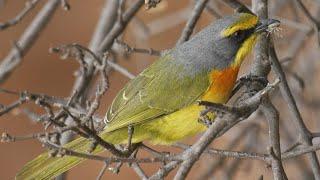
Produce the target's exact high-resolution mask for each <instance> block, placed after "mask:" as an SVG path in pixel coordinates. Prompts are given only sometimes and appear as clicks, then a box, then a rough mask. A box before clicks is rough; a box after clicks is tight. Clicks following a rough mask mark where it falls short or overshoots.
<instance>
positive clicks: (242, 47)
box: [213, 13, 280, 66]
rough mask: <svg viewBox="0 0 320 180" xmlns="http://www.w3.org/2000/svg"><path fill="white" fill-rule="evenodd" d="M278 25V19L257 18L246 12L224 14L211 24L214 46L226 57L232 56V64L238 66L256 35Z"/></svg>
mask: <svg viewBox="0 0 320 180" xmlns="http://www.w3.org/2000/svg"><path fill="white" fill-rule="evenodd" d="M279 25H280V22H279V21H278V20H274V19H267V20H259V18H258V17H257V16H255V15H253V14H248V13H237V14H234V15H231V16H226V17H224V18H222V19H219V20H217V21H216V22H215V23H214V24H213V26H214V29H215V30H214V31H213V33H214V43H215V45H214V46H215V47H216V51H217V52H218V53H219V54H221V55H223V56H224V57H227V59H229V58H230V57H233V58H232V59H233V62H232V65H235V66H238V65H240V64H241V62H242V60H243V59H244V58H245V56H246V55H247V54H248V53H249V52H250V51H251V49H252V47H253V46H254V44H255V42H256V40H257V37H258V35H259V34H261V33H263V32H269V31H270V30H271V29H272V28H274V27H277V26H279Z"/></svg>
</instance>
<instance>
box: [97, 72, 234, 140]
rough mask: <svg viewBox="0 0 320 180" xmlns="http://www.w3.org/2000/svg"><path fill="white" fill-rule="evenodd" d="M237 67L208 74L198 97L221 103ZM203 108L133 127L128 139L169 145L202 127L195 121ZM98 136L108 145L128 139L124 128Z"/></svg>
mask: <svg viewBox="0 0 320 180" xmlns="http://www.w3.org/2000/svg"><path fill="white" fill-rule="evenodd" d="M238 70H239V68H229V69H225V70H223V71H212V72H211V73H210V78H211V81H212V83H211V85H210V87H208V90H207V91H206V92H205V93H204V94H203V96H202V98H201V99H202V100H205V101H210V102H215V103H225V102H226V101H227V100H228V98H229V95H230V92H231V90H232V89H233V86H234V84H235V81H236V78H237V74H238ZM203 109H204V107H202V106H199V105H197V104H196V103H195V104H193V105H190V106H188V107H185V108H183V109H181V110H178V111H176V112H173V113H171V114H168V115H166V116H161V117H159V118H156V119H153V120H150V121H147V122H144V123H141V124H138V125H135V126H134V133H133V138H132V142H134V143H137V142H142V141H145V140H147V141H150V142H151V143H153V144H171V143H174V142H176V141H179V140H181V139H184V138H186V137H189V136H193V135H195V134H197V133H200V132H203V131H205V130H206V126H205V125H204V124H202V123H199V122H198V118H199V114H200V112H201V111H202V110H203ZM101 136H102V138H103V139H105V140H106V141H108V142H110V143H112V144H125V143H127V142H128V129H127V128H122V129H118V130H116V131H112V132H109V133H102V134H101Z"/></svg>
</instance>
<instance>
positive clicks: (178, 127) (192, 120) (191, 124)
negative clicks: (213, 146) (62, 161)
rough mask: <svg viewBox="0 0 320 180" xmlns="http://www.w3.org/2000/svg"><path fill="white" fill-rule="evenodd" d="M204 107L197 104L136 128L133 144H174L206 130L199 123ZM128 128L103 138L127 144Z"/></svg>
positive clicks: (104, 135) (114, 142) (113, 142)
mask: <svg viewBox="0 0 320 180" xmlns="http://www.w3.org/2000/svg"><path fill="white" fill-rule="evenodd" d="M201 110H203V107H201V106H198V105H197V104H195V105H191V106H189V107H186V108H183V109H181V110H179V111H176V112H174V113H171V114H169V115H166V116H162V117H160V118H156V119H154V120H151V121H148V122H146V123H142V124H138V125H136V126H134V133H133V138H132V142H135V143H137V142H141V141H145V140H147V141H150V142H151V143H153V144H172V143H174V142H176V141H178V140H181V139H184V138H186V137H189V136H192V135H195V134H197V133H199V132H203V131H205V130H206V126H205V125H203V124H201V123H199V122H198V118H199V113H200V111H201ZM127 132H128V130H127V128H122V129H118V130H116V131H113V132H110V133H107V134H102V138H103V139H105V140H106V141H108V142H110V143H112V144H125V143H127V141H128V133H127Z"/></svg>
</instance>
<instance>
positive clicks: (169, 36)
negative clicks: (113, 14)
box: [0, 0, 313, 180]
mask: <svg viewBox="0 0 320 180" xmlns="http://www.w3.org/2000/svg"><path fill="white" fill-rule="evenodd" d="M44 2H45V1H43V2H41V3H40V4H39V5H37V7H36V8H35V10H33V12H32V13H31V14H29V15H28V16H27V17H26V18H25V19H24V20H23V21H22V22H21V23H19V24H18V25H16V26H14V27H11V28H9V29H7V30H5V31H0V57H1V58H3V57H5V56H6V54H7V53H8V51H9V49H10V48H11V44H12V42H13V41H14V40H17V39H18V37H19V36H20V34H21V33H22V32H23V30H24V29H25V28H26V27H27V25H28V24H29V22H30V21H31V20H32V18H33V17H34V15H35V14H36V13H37V12H38V10H39V9H40V8H41V6H42V5H43V4H44ZM69 2H70V4H71V10H70V11H68V12H66V11H64V10H62V8H59V9H58V11H57V12H56V14H55V16H54V18H53V19H52V20H51V22H50V23H49V25H48V26H47V28H46V29H45V30H44V31H43V32H42V34H41V36H40V38H39V39H38V41H37V42H36V43H35V45H34V46H33V47H32V49H31V50H30V52H29V53H28V54H27V55H26V56H25V57H24V58H23V64H22V65H21V66H19V67H18V68H17V69H16V71H15V72H14V73H13V75H12V76H11V77H10V79H9V80H8V81H7V82H6V83H5V84H4V85H3V86H2V87H3V88H7V89H11V90H17V91H23V90H28V91H30V92H37V93H45V94H49V95H53V96H58V97H67V96H69V94H70V92H71V88H72V85H73V81H74V79H75V77H74V76H73V73H74V71H75V70H76V69H77V67H78V65H77V63H76V62H75V61H74V60H60V59H59V57H58V56H57V55H55V54H50V53H48V49H49V48H50V47H54V46H57V45H61V44H69V43H74V42H76V43H79V44H82V45H85V46H87V45H88V43H89V41H90V38H91V35H92V33H93V31H94V28H95V25H96V22H97V19H98V17H99V13H100V10H101V7H102V5H103V3H104V1H103V0H90V1H89V0H70V1H69ZM129 2H130V1H129ZM166 3H168V2H167V1H165V2H164V5H163V6H164V7H163V8H160V9H158V10H157V11H145V10H143V9H142V10H140V12H139V14H138V17H139V18H140V19H141V20H143V21H144V22H146V23H148V22H152V21H153V20H154V19H157V18H160V17H162V16H164V15H166V14H169V13H172V12H175V11H178V10H181V9H183V8H185V7H186V6H187V5H188V3H189V1H187V0H175V1H174V0H171V1H170V2H169V5H168V6H166ZM23 7H24V1H21V0H7V1H6V4H5V6H3V7H1V8H0V22H3V21H6V20H7V19H9V18H12V17H14V16H15V15H16V14H17V12H19V11H20V10H21V9H22V8H23ZM221 7H222V9H223V12H224V13H225V14H228V13H230V12H232V11H231V10H230V9H228V8H226V7H224V6H221ZM214 19H215V18H214V17H212V16H211V15H209V14H208V13H207V12H205V13H203V15H202V16H201V19H200V21H199V22H198V24H197V27H196V31H198V30H200V29H201V28H202V27H204V26H206V25H207V24H209V23H210V22H212V21H214ZM173 21H175V19H173ZM183 26H184V22H183V21H181V22H180V23H178V25H177V26H174V27H173V28H169V29H167V30H166V31H164V32H161V33H157V34H155V35H152V36H151V37H148V38H147V39H145V40H143V39H142V38H140V36H139V34H137V33H134V32H136V31H138V32H141V31H140V30H139V28H138V27H137V25H134V24H132V23H130V25H129V28H128V29H127V30H126V31H125V33H124V35H125V40H126V42H128V43H129V44H130V45H132V46H136V47H141V48H147V47H152V48H153V49H156V50H163V49H167V48H170V47H172V46H173V45H174V44H175V42H176V40H177V38H178V37H179V35H180V32H181V30H182V28H183ZM280 45H281V44H280ZM154 59H155V58H154V57H151V56H148V55H132V56H131V58H130V59H129V60H128V59H124V58H122V59H121V60H120V64H121V65H123V66H124V67H126V68H128V69H129V70H130V72H132V73H134V74H137V73H139V72H140V71H141V70H142V69H144V68H145V67H146V66H147V65H148V64H150V63H151V62H152V61H153V60H154ZM249 63H250V60H249V61H247V62H246V64H249ZM245 69H246V68H244V69H243V71H244V70H245ZM127 81H128V79H127V78H126V77H124V76H122V75H121V74H119V73H117V72H113V73H112V74H111V76H110V83H111V88H110V90H109V91H108V92H107V93H106V95H105V96H104V97H103V103H102V105H101V107H100V109H99V115H101V116H103V114H104V113H105V111H106V109H107V107H108V105H109V104H110V101H111V100H112V98H113V97H114V96H115V94H116V93H117V92H118V90H119V89H120V88H121V87H122V86H123V85H124V84H125V82H127ZM16 98H17V97H15V96H9V95H5V94H0V103H1V104H8V103H10V102H12V101H14V100H15V99H16ZM23 107H27V108H29V109H32V110H34V111H37V112H39V109H37V108H36V107H35V106H34V105H32V104H31V105H25V106H23ZM309 116H311V117H313V116H312V115H309ZM41 130H42V129H41V126H40V125H38V124H35V123H33V122H32V121H30V120H29V119H28V118H27V117H26V116H25V115H24V114H22V113H20V111H19V110H18V109H17V110H15V111H13V112H12V113H10V114H7V115H5V116H2V117H0V132H9V133H10V134H14V135H25V134H31V133H35V132H40V131H41ZM265 133H267V130H265ZM223 144H224V142H223V138H220V139H219V140H217V141H216V142H215V143H214V145H215V146H218V147H223ZM43 151H44V149H43V148H42V147H41V144H40V143H39V142H37V141H25V142H17V143H5V144H4V143H2V144H0V179H2V180H7V179H13V178H14V175H15V174H16V172H17V171H18V170H19V169H20V168H21V167H22V166H23V165H24V164H25V163H26V162H28V161H29V160H31V159H32V158H34V157H35V156H36V155H38V154H39V153H40V152H43ZM205 158H206V157H205ZM249 163H255V164H256V166H255V168H253V169H251V170H250V173H248V172H249V171H248V172H247V169H246V168H245V167H244V168H243V171H242V172H240V173H238V174H237V176H236V177H237V178H236V179H257V178H258V177H259V175H260V174H263V175H264V177H265V178H266V179H268V178H270V174H269V173H270V171H269V169H268V168H267V167H266V166H265V165H264V164H263V163H260V162H254V161H249ZM205 165H206V161H203V162H201V163H198V164H197V165H196V166H195V168H194V170H193V173H192V174H193V175H191V176H190V177H196V176H195V175H196V173H197V168H200V167H203V166H204V167H205ZM101 166H102V163H100V162H93V161H90V162H86V163H83V164H81V165H80V166H78V167H76V168H74V169H73V170H72V171H71V173H69V174H68V178H69V179H95V177H96V176H97V174H98V173H99V170H100V168H101ZM147 166H148V167H147ZM143 167H146V168H147V169H148V173H149V174H150V173H151V172H153V171H152V170H154V169H155V168H156V167H157V166H155V165H149V164H148V165H144V166H143ZM257 167H258V168H257ZM291 170H295V169H294V168H289V171H288V172H291ZM287 174H288V176H289V177H291V178H293V179H299V177H297V176H295V175H294V174H291V173H287ZM108 178H117V179H128V178H130V179H138V177H137V176H136V174H135V173H134V172H133V171H132V170H131V169H129V168H127V166H124V168H123V169H122V170H121V172H120V174H119V175H114V174H112V173H110V172H107V173H106V174H105V175H104V179H108ZM217 179H218V178H217Z"/></svg>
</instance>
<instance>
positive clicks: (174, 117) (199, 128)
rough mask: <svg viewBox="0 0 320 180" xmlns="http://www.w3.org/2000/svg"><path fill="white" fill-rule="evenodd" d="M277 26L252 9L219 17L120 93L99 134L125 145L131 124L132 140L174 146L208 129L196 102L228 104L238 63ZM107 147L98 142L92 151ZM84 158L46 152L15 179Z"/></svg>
mask: <svg viewBox="0 0 320 180" xmlns="http://www.w3.org/2000/svg"><path fill="white" fill-rule="evenodd" d="M278 24H279V21H277V20H274V19H264V20H260V19H259V18H258V17H257V16H256V15H254V14H251V13H235V14H232V15H227V16H224V17H222V18H221V19H218V20H216V21H215V22H213V23H212V24H210V25H208V26H207V27H206V28H204V29H203V30H201V31H200V32H198V33H197V34H195V35H194V36H193V37H192V38H191V39H190V40H189V41H187V42H184V43H182V44H180V45H177V46H175V47H173V48H172V49H169V50H165V51H164V52H163V53H162V55H161V57H160V58H159V59H158V60H157V61H155V62H154V63H153V64H151V65H150V66H149V67H148V68H146V69H145V70H144V71H142V72H141V73H140V74H139V75H137V76H136V77H135V78H134V79H132V80H130V81H129V82H128V83H127V84H126V85H125V86H124V88H123V89H122V90H120V91H119V92H118V94H117V95H116V97H115V98H114V100H113V102H112V104H111V106H110V107H109V109H108V111H107V113H106V115H105V118H104V121H105V124H106V126H105V128H104V129H103V130H102V132H100V133H99V136H100V137H101V138H102V139H103V140H105V141H106V142H108V143H111V144H114V145H118V144H126V143H127V142H128V137H129V133H128V128H129V127H130V128H132V130H133V131H132V134H131V142H132V143H140V142H144V141H148V142H150V143H152V144H160V145H170V144H172V143H175V142H177V141H180V140H183V139H185V138H187V137H190V136H194V135H196V134H198V133H201V132H204V131H205V130H206V129H207V126H206V125H205V124H204V123H200V122H199V121H198V119H199V114H200V112H201V111H203V110H204V108H205V107H203V106H199V104H198V103H197V102H198V101H209V102H213V103H221V104H224V103H226V102H227V101H228V99H229V97H230V94H231V92H232V89H233V87H234V85H235V83H236V80H237V76H238V72H239V69H240V66H241V64H242V62H243V60H244V59H245V57H246V56H247V55H248V54H249V53H250V51H251V50H252V48H253V46H254V45H255V42H256V41H257V39H258V38H259V35H260V34H262V33H263V32H267V31H268V29H269V28H270V27H273V26H275V25H278ZM213 119H214V118H213ZM90 144H91V142H90V141H89V140H88V139H85V138H81V137H80V138H78V139H76V140H74V141H72V142H70V143H68V144H67V145H65V146H64V147H65V148H69V149H71V150H74V151H77V152H86V151H87V150H88V148H89V146H90ZM103 150H104V149H103V148H102V147H100V146H98V147H97V148H96V150H95V151H94V152H93V154H97V153H100V152H102V151H103ZM82 161H84V159H81V158H78V157H73V156H63V157H61V158H58V157H50V156H48V153H43V154H41V155H39V156H38V157H37V158H35V159H34V160H32V161H30V162H28V163H27V164H26V165H25V166H24V167H23V168H22V169H21V170H20V171H19V172H18V174H17V175H16V179H52V178H53V177H56V176H57V175H59V174H61V173H63V172H65V171H67V170H69V169H71V168H72V167H74V166H76V165H78V164H79V163H80V162H82Z"/></svg>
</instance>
